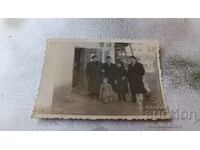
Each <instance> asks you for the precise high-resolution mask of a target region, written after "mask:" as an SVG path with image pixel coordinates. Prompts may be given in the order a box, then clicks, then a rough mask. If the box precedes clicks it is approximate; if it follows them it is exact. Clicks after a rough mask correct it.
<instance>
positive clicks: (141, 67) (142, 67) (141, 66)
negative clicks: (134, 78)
mask: <svg viewBox="0 0 200 150" xmlns="http://www.w3.org/2000/svg"><path fill="white" fill-rule="evenodd" d="M144 74H145V70H144V66H143V64H141V65H140V75H141V76H144Z"/></svg>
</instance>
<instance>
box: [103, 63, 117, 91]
mask: <svg viewBox="0 0 200 150" xmlns="http://www.w3.org/2000/svg"><path fill="white" fill-rule="evenodd" d="M115 70H116V66H115V65H114V64H113V63H111V64H110V65H108V63H104V75H105V77H107V78H108V83H110V84H111V86H112V88H113V90H115V89H116V88H115V83H114V78H115Z"/></svg>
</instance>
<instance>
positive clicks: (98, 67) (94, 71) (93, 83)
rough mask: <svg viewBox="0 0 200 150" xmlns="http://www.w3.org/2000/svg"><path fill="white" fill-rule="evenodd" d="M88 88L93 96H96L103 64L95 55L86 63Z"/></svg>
mask: <svg viewBox="0 0 200 150" xmlns="http://www.w3.org/2000/svg"><path fill="white" fill-rule="evenodd" d="M86 73H87V78H88V90H89V92H90V94H91V96H92V97H93V98H98V96H99V89H100V85H101V83H102V76H103V65H102V63H101V62H99V61H98V60H97V56H96V55H94V56H93V57H92V61H91V62H89V63H88V64H87V69H86Z"/></svg>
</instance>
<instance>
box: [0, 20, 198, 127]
mask: <svg viewBox="0 0 200 150" xmlns="http://www.w3.org/2000/svg"><path fill="white" fill-rule="evenodd" d="M199 26H200V19H1V20H0V40H1V42H0V52H1V53H0V60H1V63H0V113H1V115H0V122H1V123H0V130H199V129H200V122H197V121H196V123H195V118H196V120H199V119H200V109H199V108H200V79H199V78H200V77H199V76H200V42H199V41H200V28H199ZM47 38H104V39H105V38H114V39H155V40H159V41H160V47H161V59H162V61H161V66H162V69H163V80H164V86H165V92H166V98H167V103H168V105H169V106H170V108H171V110H172V112H174V113H173V114H174V119H173V120H172V121H168V122H146V121H105V120H102V121H86V120H37V119H32V118H30V116H31V113H32V109H33V106H34V103H35V98H36V95H37V92H38V87H39V81H40V78H41V73H42V72H41V71H42V64H43V61H44V50H45V43H46V39H47ZM149 123H150V124H149Z"/></svg>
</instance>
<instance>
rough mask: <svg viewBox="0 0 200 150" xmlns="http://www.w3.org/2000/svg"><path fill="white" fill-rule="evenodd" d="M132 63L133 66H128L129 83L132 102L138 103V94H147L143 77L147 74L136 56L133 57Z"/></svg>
mask: <svg viewBox="0 0 200 150" xmlns="http://www.w3.org/2000/svg"><path fill="white" fill-rule="evenodd" d="M130 61H131V64H129V66H128V81H129V85H130V91H131V96H132V101H133V102H136V94H146V93H147V91H146V89H145V88H144V83H143V76H144V74H145V70H144V67H143V64H141V63H139V62H137V59H136V57H135V56H131V57H130Z"/></svg>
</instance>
